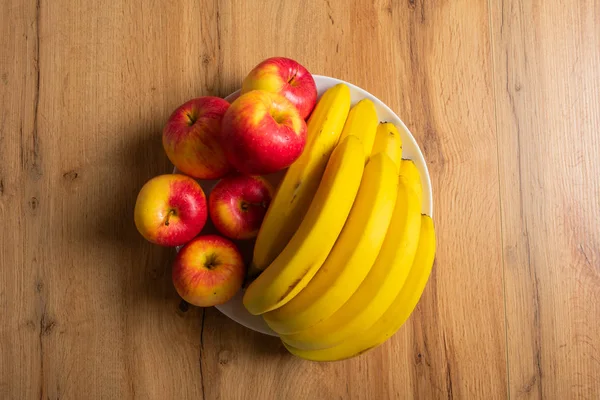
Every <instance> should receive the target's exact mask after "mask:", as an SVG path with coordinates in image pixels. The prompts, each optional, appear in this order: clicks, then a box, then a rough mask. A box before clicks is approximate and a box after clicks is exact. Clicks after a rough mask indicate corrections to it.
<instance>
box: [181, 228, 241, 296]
mask: <svg viewBox="0 0 600 400" xmlns="http://www.w3.org/2000/svg"><path fill="white" fill-rule="evenodd" d="M245 276H246V267H245V265H244V261H243V260H242V256H241V254H240V252H239V250H238V248H237V247H236V245H235V244H234V243H233V242H231V241H230V240H228V239H226V238H224V237H221V236H218V235H202V236H198V237H197V238H195V239H193V240H192V241H191V242H189V243H188V244H186V245H185V246H183V248H182V249H181V250H180V251H179V253H177V256H176V257H175V261H174V263H173V270H172V277H173V285H174V286H175V289H176V290H177V293H179V295H180V296H181V297H182V298H183V299H184V300H185V301H187V302H188V303H190V304H193V305H195V306H199V307H211V306H214V305H217V304H223V303H225V302H227V301H228V300H229V299H231V298H232V297H233V296H234V295H235V294H236V293H237V291H238V290H240V288H241V287H242V283H243V281H244V277H245Z"/></svg>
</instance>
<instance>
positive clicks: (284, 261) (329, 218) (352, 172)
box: [244, 136, 364, 315]
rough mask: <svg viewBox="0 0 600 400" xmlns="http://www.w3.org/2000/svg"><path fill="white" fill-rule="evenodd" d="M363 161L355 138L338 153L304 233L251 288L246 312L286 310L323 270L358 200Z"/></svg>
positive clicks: (305, 222)
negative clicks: (309, 282) (323, 265)
mask: <svg viewBox="0 0 600 400" xmlns="http://www.w3.org/2000/svg"><path fill="white" fill-rule="evenodd" d="M363 160H364V152H363V145H362V143H361V141H360V140H359V139H357V138H356V137H354V136H348V137H347V138H346V139H344V140H343V141H342V142H341V143H340V144H339V145H338V146H337V147H336V148H335V150H334V151H333V153H332V154H331V158H330V159H329V162H328V163H327V168H325V173H324V174H323V179H322V180H321V183H320V184H319V188H318V189H317V192H316V193H315V195H314V199H313V201H312V203H311V204H310V207H309V209H308V211H307V212H306V215H305V217H304V219H303V220H302V223H301V224H300V226H299V227H298V230H297V231H296V233H295V234H294V236H292V239H291V240H290V242H289V243H288V244H287V246H285V248H284V249H283V251H282V252H281V254H279V256H277V258H276V259H275V260H274V261H273V262H272V263H271V265H269V267H267V269H265V270H264V271H263V273H262V274H260V275H259V276H258V278H256V280H255V281H254V282H252V283H251V284H250V286H248V289H247V290H246V293H245V295H244V306H246V309H248V311H249V312H250V313H251V314H255V315H258V314H263V313H265V312H267V311H271V310H274V309H276V308H278V307H281V306H282V305H284V304H286V303H287V302H288V301H290V300H291V299H292V298H293V297H294V296H296V294H298V292H299V291H300V290H302V289H303V288H304V287H305V286H306V284H307V283H308V281H310V280H311V279H312V277H313V276H314V275H315V273H316V272H317V270H318V269H319V268H320V267H321V265H322V264H323V262H324V261H325V259H326V258H327V256H328V255H329V252H330V251H331V248H332V247H333V245H334V244H335V241H336V240H337V238H338V236H339V234H340V232H341V231H342V228H343V226H344V223H345V222H346V219H347V218H348V214H349V213H350V209H351V208H352V204H353V203H354V199H355V198H356V193H357V192H358V187H359V186H360V181H361V177H362V174H363V170H364V162H363Z"/></svg>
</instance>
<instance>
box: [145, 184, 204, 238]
mask: <svg viewBox="0 0 600 400" xmlns="http://www.w3.org/2000/svg"><path fill="white" fill-rule="evenodd" d="M206 217H207V210H206V196H204V191H203V190H202V188H201V187H200V185H199V184H198V182H196V181H195V180H194V179H192V178H190V177H189V176H185V175H179V174H170V175H160V176H157V177H155V178H152V179H150V180H149V181H148V182H146V184H145V185H144V186H143V187H142V189H141V190H140V193H139V194H138V197H137V200H136V203H135V210H134V220H135V226H136V227H137V229H138V231H139V232H140V233H141V234H142V236H143V237H144V238H146V239H147V240H149V241H150V242H152V243H156V244H159V245H162V246H180V245H182V244H185V243H187V242H189V241H190V240H192V239H193V238H194V237H195V236H196V235H198V234H199V233H200V231H201V230H202V228H204V224H205V223H206Z"/></svg>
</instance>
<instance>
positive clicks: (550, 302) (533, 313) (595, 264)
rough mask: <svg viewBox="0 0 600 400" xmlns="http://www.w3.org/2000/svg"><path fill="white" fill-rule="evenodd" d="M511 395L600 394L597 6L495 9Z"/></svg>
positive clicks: (498, 4) (499, 4)
mask: <svg viewBox="0 0 600 400" xmlns="http://www.w3.org/2000/svg"><path fill="white" fill-rule="evenodd" d="M492 4H493V6H492V9H491V11H492V13H491V16H492V21H493V23H492V28H493V29H492V40H493V48H494V70H495V76H496V78H495V84H494V90H495V93H496V109H497V127H498V128H497V132H498V141H499V146H498V149H499V153H498V155H499V157H498V159H499V168H500V194H501V198H502V232H503V254H504V266H505V278H506V279H505V288H506V290H505V301H506V316H507V328H508V330H507V344H508V346H507V347H508V357H509V376H510V381H509V393H510V395H511V397H513V398H560V399H567V398H569V399H574V398H588V399H594V398H598V397H599V396H600V358H599V354H600V353H599V351H598V350H600V325H599V324H598V321H600V297H599V293H600V253H599V251H600V230H599V229H598V226H599V223H600V207H599V205H600V186H599V180H598V177H599V176H600V162H599V158H598V156H599V155H600V139H599V138H598V134H597V127H598V123H599V122H600V97H599V94H598V93H599V92H598V85H597V82H598V79H599V78H600V68H599V67H598V65H599V61H600V58H599V57H600V30H599V26H600V5H599V4H598V2H594V1H579V2H568V1H557V2H552V4H550V3H549V2H543V1H532V2H527V1H519V0H504V1H500V0H498V1H492Z"/></svg>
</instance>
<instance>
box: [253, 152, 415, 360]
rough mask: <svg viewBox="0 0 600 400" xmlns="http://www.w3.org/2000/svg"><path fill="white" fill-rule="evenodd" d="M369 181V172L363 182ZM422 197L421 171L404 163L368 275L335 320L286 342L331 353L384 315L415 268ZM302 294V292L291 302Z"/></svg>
mask: <svg viewBox="0 0 600 400" xmlns="http://www.w3.org/2000/svg"><path fill="white" fill-rule="evenodd" d="M372 160H374V159H372ZM368 167H369V165H368V164H367V168H368ZM366 176H367V173H366V169H365V175H364V177H363V180H364V178H366ZM421 192H422V188H421V182H420V176H419V172H418V170H417V167H416V166H415V164H414V163H413V162H412V161H410V160H402V165H401V168H400V182H399V185H398V197H397V200H396V206H395V208H394V213H393V215H392V221H391V223H390V226H389V228H388V230H387V233H386V235H385V240H384V242H383V246H382V247H381V251H380V252H379V255H378V256H377V259H376V260H375V263H374V264H373V267H371V269H370V271H369V273H368V275H367V276H366V278H365V279H364V281H363V282H362V283H361V284H360V286H359V287H358V289H357V290H356V291H355V292H354V294H353V295H352V297H350V298H349V299H348V301H347V302H346V303H345V304H344V305H343V306H342V307H341V308H340V309H339V310H337V311H336V312H335V313H334V314H333V315H331V316H330V317H329V318H327V319H324V320H323V321H322V322H320V323H318V324H316V325H313V326H311V327H310V328H308V329H305V330H303V331H300V332H296V333H292V334H288V335H281V339H282V340H283V341H285V342H286V343H287V344H288V345H291V346H293V347H296V348H298V349H304V350H319V349H326V348H329V347H333V346H335V345H337V344H339V343H341V342H343V341H344V340H345V339H346V338H348V337H350V336H351V335H352V334H357V333H359V332H362V331H364V330H365V329H368V328H369V327H370V326H372V325H373V324H374V323H375V321H377V319H379V317H381V316H382V315H383V313H384V312H385V311H386V310H387V309H388V307H389V306H390V304H391V303H392V301H393V300H394V298H395V297H396V295H397V294H398V292H399V291H400V289H401V288H402V286H403V285H404V281H405V280H406V277H407V276H408V273H409V271H410V269H411V267H412V265H413V261H414V258H415V254H416V251H417V245H418V243H419V233H420V230H421V198H422V194H421ZM359 195H360V192H359ZM357 200H358V198H357ZM345 229H346V228H344V230H345ZM340 238H341V236H340ZM336 247H337V244H336ZM332 254H333V253H332ZM320 273H321V271H319V272H318V273H317V275H316V276H315V278H313V280H314V279H316V278H317V276H319V274H320ZM312 283H313V282H312V281H311V282H310V283H309V285H308V286H307V288H308V287H310V286H311V285H312ZM305 290H306V289H305ZM303 293H304V291H302V292H300V294H299V295H298V296H296V298H294V299H293V300H292V301H291V302H290V303H292V302H294V301H296V299H297V298H299V297H300V296H301V295H302V294H303ZM290 303H288V305H289V304H290ZM285 307H287V305H286V306H284V307H283V308H285ZM281 309H282V308H281ZM281 309H280V310H281ZM277 311H279V310H276V311H275V312H277ZM265 315H268V314H265Z"/></svg>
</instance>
